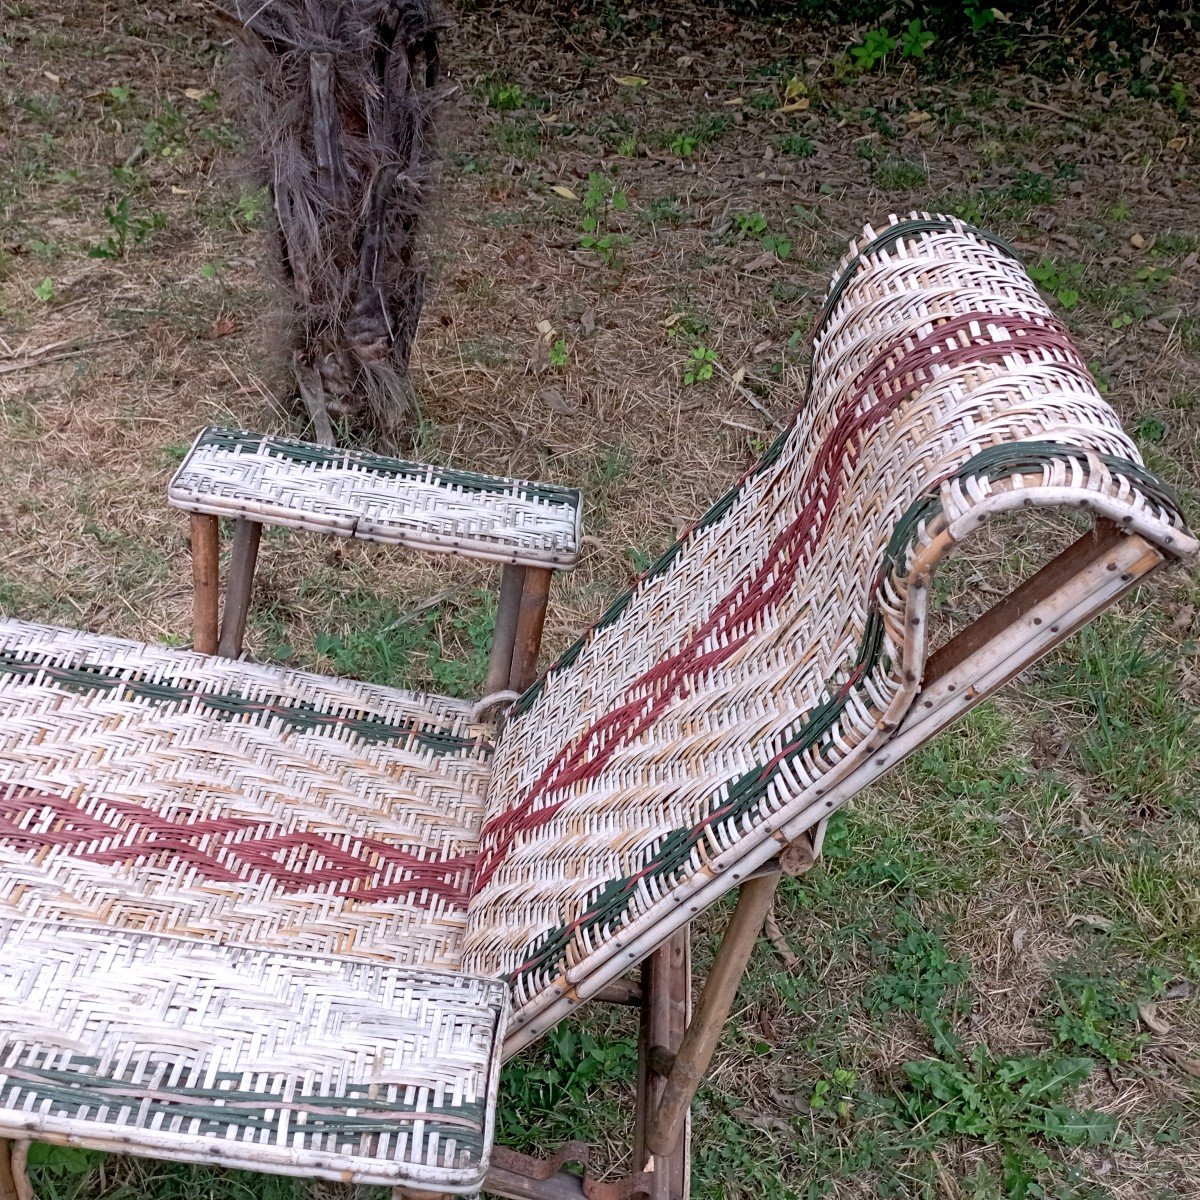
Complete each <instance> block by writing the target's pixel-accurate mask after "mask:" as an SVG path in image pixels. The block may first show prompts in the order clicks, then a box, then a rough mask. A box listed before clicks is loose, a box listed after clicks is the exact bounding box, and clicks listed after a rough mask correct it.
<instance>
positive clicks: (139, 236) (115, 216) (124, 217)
mask: <svg viewBox="0 0 1200 1200" xmlns="http://www.w3.org/2000/svg"><path fill="white" fill-rule="evenodd" d="M104 219H105V220H106V221H107V222H108V224H109V227H110V228H111V229H112V233H110V234H109V235H108V236H107V237H106V238H105V239H104V240H103V241H102V242H98V243H97V244H96V245H95V246H93V247H92V248H91V249H90V250H89V251H88V257H89V258H124V257H125V255H126V253H127V252H128V250H129V247H130V246H136V245H139V244H140V243H142V242H144V241H145V240H146V239H147V238H148V237H149V236H150V235H151V234H152V233H154V232H155V231H156V230H159V229H164V228H166V225H167V217H166V214H165V213H160V212H154V211H151V210H147V211H146V212H145V215H137V214H135V213H134V212H133V210H132V207H131V205H130V202H129V197H128V196H122V197H121V198H120V200H118V201H117V203H116V204H106V205H105V206H104Z"/></svg>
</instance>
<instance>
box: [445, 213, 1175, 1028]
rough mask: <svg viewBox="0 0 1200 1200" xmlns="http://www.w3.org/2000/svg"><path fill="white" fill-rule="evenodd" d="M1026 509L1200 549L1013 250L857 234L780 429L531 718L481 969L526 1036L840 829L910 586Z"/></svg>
mask: <svg viewBox="0 0 1200 1200" xmlns="http://www.w3.org/2000/svg"><path fill="white" fill-rule="evenodd" d="M1014 490H1020V491H1021V492H1022V500H1023V502H1024V503H1037V504H1063V503H1071V504H1078V503H1080V502H1081V500H1082V501H1083V502H1085V503H1087V504H1089V505H1090V506H1091V507H1092V508H1093V510H1094V511H1095V512H1097V513H1103V514H1105V515H1108V516H1111V517H1113V518H1114V519H1117V520H1119V521H1122V522H1123V523H1124V524H1125V527H1126V528H1129V529H1131V530H1136V531H1137V532H1139V533H1141V534H1142V535H1143V536H1145V537H1146V538H1148V539H1150V540H1152V541H1154V542H1156V543H1157V544H1158V545H1160V546H1161V547H1163V548H1164V549H1166V550H1168V551H1171V552H1174V553H1176V554H1183V553H1187V552H1190V551H1192V550H1194V548H1195V543H1194V542H1193V541H1192V540H1191V538H1190V537H1189V535H1188V534H1187V532H1186V530H1185V528H1184V526H1183V522H1182V519H1181V517H1180V515H1179V513H1178V510H1177V508H1176V507H1175V505H1174V503H1173V501H1172V500H1171V499H1170V497H1169V496H1168V495H1167V494H1166V492H1165V491H1164V490H1163V489H1162V488H1161V486H1160V485H1159V484H1158V483H1157V482H1156V481H1155V480H1154V479H1153V478H1152V477H1151V476H1150V475H1148V474H1147V473H1146V472H1145V470H1144V469H1143V467H1142V465H1141V461H1140V459H1139V456H1138V452H1137V449H1136V448H1135V446H1134V445H1133V443H1132V442H1131V441H1130V440H1129V438H1128V437H1127V436H1126V435H1125V433H1124V432H1123V430H1122V429H1121V426H1120V423H1119V421H1118V419H1117V417H1116V415H1115V414H1114V413H1113V411H1112V409H1111V408H1110V407H1109V405H1108V404H1107V403H1106V402H1105V401H1104V400H1103V399H1102V398H1101V396H1100V395H1099V393H1098V392H1097V390H1096V388H1095V385H1094V383H1093V381H1092V378H1091V375H1090V374H1089V372H1088V370H1087V367H1086V365H1085V364H1084V363H1083V361H1082V360H1081V359H1080V357H1079V355H1078V354H1077V352H1076V351H1075V349H1074V347H1073V346H1072V344H1071V341H1070V338H1069V336H1068V334H1067V332H1066V330H1065V329H1064V327H1063V326H1062V324H1061V322H1059V321H1058V320H1057V319H1056V318H1055V317H1054V316H1053V315H1052V314H1051V313H1050V311H1049V310H1048V309H1047V307H1046V305H1045V303H1044V302H1043V300H1042V299H1041V297H1040V296H1039V294H1038V292H1037V289H1036V288H1035V287H1034V285H1033V284H1032V282H1031V281H1030V279H1029V277H1028V275H1027V274H1026V273H1025V271H1024V269H1023V268H1022V266H1021V264H1020V262H1019V261H1017V259H1016V257H1015V255H1014V254H1013V253H1012V252H1011V251H1010V250H1009V249H1008V248H1007V247H1005V246H1004V245H1003V244H1002V243H999V242H998V241H997V240H996V239H993V238H989V237H987V236H985V235H983V234H981V233H979V232H978V231H976V230H973V229H971V228H970V227H969V226H966V225H964V224H963V223H962V222H960V221H958V220H956V219H954V218H949V217H939V216H928V215H921V214H914V215H913V216H912V217H910V218H908V219H906V220H903V221H901V220H897V219H896V218H892V219H891V222H890V224H889V226H888V227H887V228H885V229H884V230H883V231H882V232H881V233H876V232H875V231H874V230H873V229H871V228H870V227H869V226H868V227H867V228H866V230H865V231H864V233H863V235H862V236H861V237H860V238H859V239H858V240H857V241H856V242H854V243H852V245H851V247H850V251H849V253H848V254H847V256H846V258H845V259H844V260H843V262H842V264H841V265H840V266H839V269H838V271H837V273H836V274H835V276H834V279H833V282H832V285H831V287H830V292H829V298H828V301H827V304H826V307H825V309H824V311H823V313H822V316H821V319H820V321H819V323H818V326H817V329H816V333H815V337H814V352H813V366H812V373H811V381H810V386H809V389H808V395H807V397H806V399H805V402H804V403H803V404H802V405H801V406H800V408H799V410H798V411H797V412H796V414H795V415H794V417H793V418H792V420H791V423H790V425H789V427H788V429H787V431H786V432H785V433H784V434H783V435H782V436H781V437H780V438H779V439H778V441H777V442H776V443H775V444H774V445H773V446H772V447H771V449H770V450H769V451H768V452H767V454H766V455H765V456H764V458H763V459H762V461H761V462H760V463H758V464H757V465H756V466H755V467H754V468H753V469H752V470H751V471H750V472H749V473H748V474H747V475H746V476H745V477H744V478H743V479H742V480H741V481H740V482H739V483H738V484H737V486H736V487H734V488H733V489H732V490H731V491H730V492H728V493H727V494H726V495H725V496H724V497H722V498H721V499H720V500H719V501H718V502H717V503H716V504H715V505H714V506H713V507H712V508H711V509H710V510H709V512H708V513H706V514H705V515H704V517H702V518H701V519H700V520H699V521H698V522H697V523H696V525H695V526H693V528H692V529H690V530H689V531H688V532H687V533H686V534H685V535H684V536H683V537H682V538H680V540H679V541H678V542H677V543H676V544H675V545H674V546H672V547H671V549H670V550H668V551H667V552H666V553H665V554H664V555H663V556H662V557H661V558H660V559H659V561H658V562H657V563H655V564H654V566H653V567H651V569H650V570H649V571H648V572H647V573H646V574H645V576H643V577H642V579H641V580H640V581H639V582H638V583H637V584H636V585H635V586H634V587H633V588H632V589H631V590H630V591H629V592H627V593H626V594H625V595H624V596H622V597H621V598H620V599H619V600H617V601H616V602H615V603H614V604H613V605H612V606H611V607H610V608H609V609H608V611H607V612H605V613H604V615H603V616H602V617H601V618H600V620H599V621H598V622H597V623H596V624H595V625H594V626H593V627H592V629H590V630H589V631H588V632H587V633H586V634H585V635H584V636H583V637H582V638H581V639H580V640H579V641H578V642H576V644H575V645H574V646H572V647H571V648H570V649H569V650H568V651H567V652H566V654H564V655H563V656H562V658H560V659H559V661H558V662H557V663H555V664H554V665H553V666H552V667H551V668H550V670H549V671H548V672H547V673H546V675H545V676H544V677H543V678H542V679H541V680H540V681H539V682H538V683H537V684H535V685H534V687H533V688H532V689H530V691H529V692H528V693H526V695H525V696H524V697H522V699H521V700H520V701H519V702H518V703H517V705H516V706H515V708H514V711H513V714H512V716H511V718H510V720H509V723H508V725H507V726H506V728H505V730H504V733H503V736H502V738H501V740H500V744H499V746H498V747H497V752H496V757H495V760H494V768H493V774H492V779H491V784H490V788H489V799H488V805H487V817H486V820H485V824H484V828H483V834H482V840H481V850H480V859H479V866H478V870H477V874H476V878H475V882H474V886H473V894H472V898H471V901H470V905H469V909H468V929H467V939H466V957H465V963H464V966H465V969H467V970H469V971H473V972H476V973H479V974H502V975H505V976H508V977H509V978H510V979H511V980H512V982H513V985H514V996H515V1000H516V1004H517V1006H518V1018H517V1019H518V1021H520V1020H522V1019H525V1018H526V1017H528V1015H529V1014H530V1013H536V1012H537V1011H539V1010H540V1009H541V1008H543V1007H544V1006H545V1005H546V1004H548V1003H550V1002H551V1001H552V1000H553V999H554V998H555V997H557V996H559V995H561V994H562V993H563V992H564V991H565V990H567V989H568V988H569V987H571V986H573V985H575V984H577V983H579V982H580V981H581V980H584V979H585V978H586V977H587V976H588V974H589V973H590V972H592V971H594V970H596V969H598V968H599V966H600V965H602V964H603V963H605V962H607V961H609V960H610V959H611V958H612V956H613V954H614V953H615V950H616V948H617V947H621V946H627V945H628V944H629V943H630V938H631V937H632V936H633V935H634V934H636V933H637V932H638V931H639V930H644V929H646V928H648V927H651V926H653V924H654V922H655V921H656V920H657V919H658V917H659V916H661V914H662V913H663V912H665V911H668V910H670V909H672V908H673V907H675V906H678V905H679V904H682V903H684V902H685V900H686V899H687V898H688V897H690V896H693V895H694V894H695V893H696V890H697V887H698V886H699V882H700V881H702V880H704V879H710V878H712V876H713V874H714V872H716V871H719V870H721V869H723V868H728V867H729V866H731V865H734V864H736V863H737V862H738V861H739V860H740V859H741V858H742V857H743V856H745V855H747V854H748V853H750V851H751V850H752V849H753V848H754V847H755V846H761V845H762V843H763V839H764V838H768V837H770V836H771V835H772V833H773V832H776V831H778V830H779V829H780V828H781V826H782V825H783V824H785V823H787V824H788V825H789V829H792V830H794V829H795V827H796V822H797V820H798V819H799V818H800V817H802V816H804V814H808V816H810V817H811V820H808V817H805V820H806V821H807V823H808V824H815V823H816V822H817V821H818V820H820V818H821V817H822V816H824V815H827V810H826V809H825V808H824V807H823V806H822V805H820V804H818V803H817V798H818V797H819V796H820V795H821V794H822V791H823V784H827V782H828V780H829V779H831V778H832V777H833V776H834V775H836V774H840V773H844V771H845V770H846V768H847V766H848V764H850V763H852V762H853V761H854V760H855V759H856V758H857V757H860V756H862V755H863V754H865V753H866V752H867V751H868V750H869V749H870V748H871V747H872V746H873V745H876V744H878V743H879V741H880V740H881V739H886V737H887V736H888V733H889V731H890V730H891V729H893V728H894V727H895V724H896V723H897V722H898V721H899V719H900V718H901V717H902V715H903V713H904V711H905V710H906V708H907V707H908V705H909V704H910V703H911V701H912V698H913V696H914V695H915V694H916V692H917V690H918V689H919V683H920V676H921V670H922V668H923V665H924V659H925V652H926V651H925V636H924V623H923V621H922V620H921V613H922V612H923V608H922V606H923V604H924V596H925V594H926V591H927V589H926V588H925V587H924V586H922V588H921V589H920V596H919V597H918V596H916V594H915V593H914V590H913V588H912V579H911V577H910V576H911V573H912V570H913V564H914V562H915V561H916V558H917V557H918V556H919V555H920V554H921V553H922V552H923V550H925V549H928V547H929V546H930V544H931V540H930V539H931V538H932V536H933V532H932V531H933V530H934V528H935V526H939V522H941V525H944V524H945V521H944V516H943V510H945V509H947V507H948V506H950V507H954V508H955V510H956V511H958V512H960V513H961V512H964V511H966V510H968V509H970V508H972V507H977V508H978V509H979V510H980V515H983V514H985V513H986V511H989V510H990V508H994V507H999V506H1000V504H1001V501H1000V497H1002V496H1004V495H1008V496H1010V497H1011V493H1012V492H1013V491H1014ZM939 527H940V526H939ZM944 541H945V539H943V542H944ZM943 542H939V543H938V546H939V547H940V546H942V544H943ZM946 544H947V545H948V544H949V543H948V542H947V543H946ZM941 552H942V551H941V550H940V549H938V550H937V554H940V553H941ZM929 557H930V556H929V554H926V555H925V557H924V559H923V560H922V561H923V562H924V566H923V567H922V570H925V571H926V572H927V570H928V566H929V562H928V561H927V560H928V559H929ZM933 557H935V558H936V554H934V555H933ZM925 582H926V583H927V580H926V581H925ZM801 824H804V821H801ZM729 874H730V878H729V884H730V886H733V884H734V875H735V874H736V872H730V873H729ZM710 891H711V889H710ZM706 895H708V893H706ZM629 953H632V952H631V951H630V952H629ZM522 1009H524V1010H525V1013H524V1014H522V1012H521V1011H520V1010H522Z"/></svg>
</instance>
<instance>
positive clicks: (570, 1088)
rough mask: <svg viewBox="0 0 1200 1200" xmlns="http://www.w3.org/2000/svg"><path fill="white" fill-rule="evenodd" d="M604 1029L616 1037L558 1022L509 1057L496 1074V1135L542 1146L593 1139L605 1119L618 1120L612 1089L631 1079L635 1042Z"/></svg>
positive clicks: (507, 1142) (525, 1146)
mask: <svg viewBox="0 0 1200 1200" xmlns="http://www.w3.org/2000/svg"><path fill="white" fill-rule="evenodd" d="M609 1032H611V1033H616V1036H604V1031H602V1030H601V1029H596V1031H595V1032H593V1031H592V1030H591V1029H589V1028H587V1027H586V1026H584V1025H582V1024H581V1023H579V1022H575V1021H568V1022H564V1023H563V1024H561V1025H558V1026H556V1027H555V1028H554V1029H552V1030H551V1031H550V1032H549V1033H548V1034H546V1036H545V1037H544V1038H542V1040H541V1041H540V1042H538V1044H537V1045H536V1046H534V1047H533V1048H531V1049H530V1050H528V1051H526V1052H525V1053H524V1054H522V1055H519V1056H518V1057H517V1058H514V1059H513V1060H512V1061H511V1062H509V1063H508V1064H507V1065H506V1066H505V1068H504V1074H503V1075H502V1076H501V1099H500V1104H499V1106H498V1107H497V1110H496V1112H497V1124H498V1126H499V1129H498V1133H497V1139H498V1140H499V1141H501V1142H503V1143H504V1144H505V1145H510V1146H513V1147H514V1148H515V1149H525V1150H531V1149H532V1150H545V1149H546V1148H548V1147H549V1146H553V1145H555V1144H556V1143H558V1142H561V1141H564V1140H569V1139H571V1138H577V1137H581V1138H584V1139H594V1138H595V1137H596V1134H597V1132H598V1127H599V1126H602V1125H603V1124H604V1123H606V1121H607V1122H608V1123H611V1124H612V1125H614V1126H616V1125H618V1124H619V1122H620V1120H621V1118H620V1116H619V1114H618V1112H617V1109H616V1103H615V1093H616V1092H617V1090H618V1089H620V1088H622V1087H626V1088H627V1087H629V1086H630V1085H631V1084H632V1083H633V1079H634V1075H635V1073H636V1070H637V1043H636V1042H635V1041H634V1039H633V1038H632V1037H629V1036H624V1037H623V1036H620V1034H619V1033H618V1032H617V1031H609Z"/></svg>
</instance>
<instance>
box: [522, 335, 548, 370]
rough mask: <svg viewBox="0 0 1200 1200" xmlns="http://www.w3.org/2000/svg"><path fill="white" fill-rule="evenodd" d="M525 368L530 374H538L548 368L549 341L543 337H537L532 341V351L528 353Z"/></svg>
mask: <svg viewBox="0 0 1200 1200" xmlns="http://www.w3.org/2000/svg"><path fill="white" fill-rule="evenodd" d="M525 369H526V370H527V371H528V372H529V373H530V374H531V375H540V374H541V373H542V372H543V371H548V370H549V369H550V343H549V342H547V341H546V339H545V338H542V337H539V338H538V339H536V341H534V343H533V353H532V354H530V356H529V361H528V362H527V363H526V364H525Z"/></svg>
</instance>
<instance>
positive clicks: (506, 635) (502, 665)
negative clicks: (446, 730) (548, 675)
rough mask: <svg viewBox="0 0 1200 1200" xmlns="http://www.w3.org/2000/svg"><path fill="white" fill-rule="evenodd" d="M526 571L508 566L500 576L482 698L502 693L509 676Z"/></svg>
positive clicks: (507, 684)
mask: <svg viewBox="0 0 1200 1200" xmlns="http://www.w3.org/2000/svg"><path fill="white" fill-rule="evenodd" d="M525 572H526V568H525V567H523V566H521V565H519V564H517V563H510V564H509V565H508V566H506V567H505V568H504V571H503V573H502V574H501V576H500V598H499V600H497V602H496V624H495V627H494V628H493V630H492V652H491V655H490V657H489V658H488V670H487V679H486V681H485V682H484V685H483V694H484V695H485V696H493V695H495V694H496V693H497V692H503V691H505V690H506V689H507V688H508V686H509V676H510V675H511V674H512V658H513V645H514V643H515V641H516V637H517V617H518V614H519V612H520V607H521V593H522V591H523V590H524V587H525Z"/></svg>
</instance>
